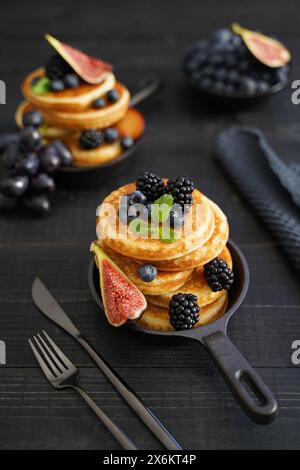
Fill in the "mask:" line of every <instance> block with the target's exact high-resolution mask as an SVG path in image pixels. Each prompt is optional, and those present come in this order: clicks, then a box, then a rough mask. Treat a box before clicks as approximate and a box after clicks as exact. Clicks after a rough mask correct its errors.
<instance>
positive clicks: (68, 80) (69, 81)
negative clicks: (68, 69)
mask: <svg viewBox="0 0 300 470" xmlns="http://www.w3.org/2000/svg"><path fill="white" fill-rule="evenodd" d="M79 83H80V81H79V77H78V75H76V74H75V73H68V74H67V75H65V76H64V84H65V87H66V88H77V87H79Z"/></svg>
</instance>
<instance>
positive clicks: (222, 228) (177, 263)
mask: <svg viewBox="0 0 300 470" xmlns="http://www.w3.org/2000/svg"><path fill="white" fill-rule="evenodd" d="M209 204H210V206H211V208H212V210H213V214H214V221H215V224H214V231H213V234H212V236H211V237H210V238H209V240H207V241H206V242H205V243H204V244H203V245H202V246H201V247H199V248H198V249H196V250H194V251H192V252H190V253H188V254H186V255H183V256H180V257H179V258H176V259H171V260H164V259H162V260H161V261H155V262H153V264H154V265H155V266H156V267H157V269H159V270H162V271H164V270H167V271H180V270H181V269H193V268H196V267H198V266H203V265H204V264H206V263H208V262H209V261H211V260H212V259H214V258H216V257H217V256H218V255H219V253H221V251H222V250H223V249H224V247H225V245H226V243H227V240H228V236H229V226H228V222H227V218H226V216H225V214H224V213H223V212H222V211H221V209H220V208H219V207H218V206H217V204H215V203H214V202H212V201H211V200H209ZM139 262H141V261H140V260H139Z"/></svg>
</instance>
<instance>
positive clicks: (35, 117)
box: [23, 111, 44, 127]
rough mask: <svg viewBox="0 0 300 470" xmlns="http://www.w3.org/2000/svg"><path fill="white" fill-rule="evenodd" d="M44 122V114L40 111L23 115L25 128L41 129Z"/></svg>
mask: <svg viewBox="0 0 300 470" xmlns="http://www.w3.org/2000/svg"><path fill="white" fill-rule="evenodd" d="M43 122H44V118H43V115H42V113H40V112H39V111H28V112H27V113H24V114H23V126H25V127H27V126H32V127H40V126H41V125H42V124H43Z"/></svg>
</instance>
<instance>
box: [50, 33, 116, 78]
mask: <svg viewBox="0 0 300 470" xmlns="http://www.w3.org/2000/svg"><path fill="white" fill-rule="evenodd" d="M45 38H46V39H47V41H48V42H49V44H50V45H51V46H52V47H53V48H54V49H55V50H56V52H57V53H58V54H59V55H60V56H61V57H62V58H63V59H64V60H65V61H66V62H67V63H68V64H69V65H70V66H71V67H72V69H73V70H74V71H75V72H76V73H77V75H79V77H81V78H82V79H83V80H84V81H85V82H87V83H90V84H97V83H100V82H101V81H102V80H103V76H104V74H105V73H106V72H110V71H111V70H112V65H111V64H107V63H106V62H103V61H102V60H99V59H96V58H95V57H91V56H88V55H87V54H84V53H83V52H81V51H79V50H78V49H75V48H74V47H72V46H69V45H68V44H65V43H64V42H61V41H59V40H58V39H56V38H54V37H53V36H51V35H50V34H45Z"/></svg>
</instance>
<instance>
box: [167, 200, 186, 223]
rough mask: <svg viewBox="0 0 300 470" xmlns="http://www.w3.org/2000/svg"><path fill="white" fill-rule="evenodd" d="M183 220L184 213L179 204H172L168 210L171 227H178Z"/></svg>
mask: <svg viewBox="0 0 300 470" xmlns="http://www.w3.org/2000/svg"><path fill="white" fill-rule="evenodd" d="M183 222H184V214H183V210H182V208H181V206H179V205H177V204H176V205H174V206H173V207H172V209H171V210H170V215H169V224H170V227H171V228H180V227H181V226H182V225H183Z"/></svg>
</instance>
